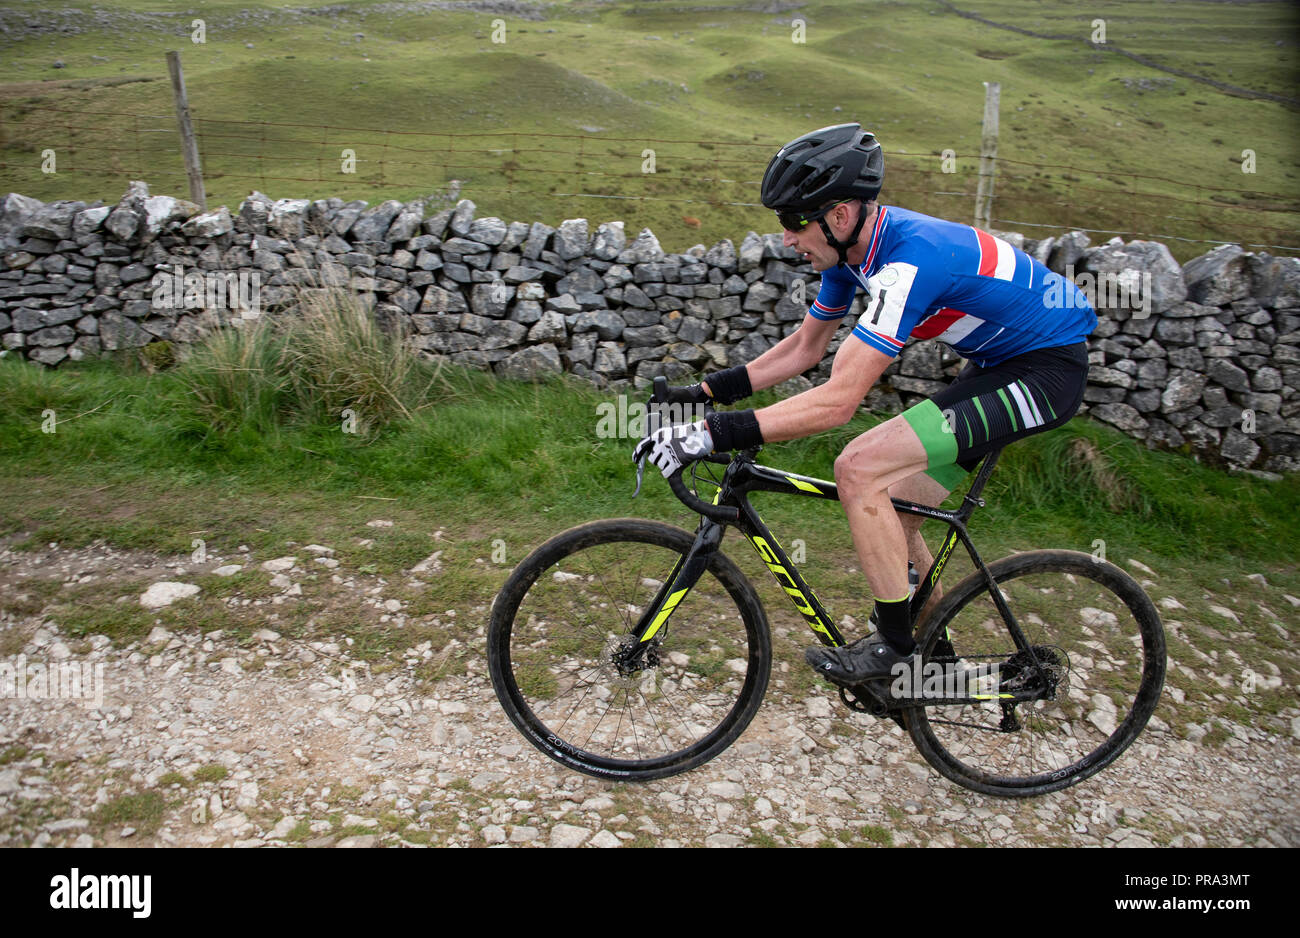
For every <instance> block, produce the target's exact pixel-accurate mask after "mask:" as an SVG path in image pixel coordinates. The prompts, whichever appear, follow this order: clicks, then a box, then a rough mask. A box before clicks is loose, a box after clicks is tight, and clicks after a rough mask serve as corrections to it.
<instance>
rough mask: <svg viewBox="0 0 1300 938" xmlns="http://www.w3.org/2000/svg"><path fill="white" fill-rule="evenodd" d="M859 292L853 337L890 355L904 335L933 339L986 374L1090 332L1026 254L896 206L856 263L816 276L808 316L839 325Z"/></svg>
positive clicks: (1093, 318) (1055, 282)
mask: <svg viewBox="0 0 1300 938" xmlns="http://www.w3.org/2000/svg"><path fill="white" fill-rule="evenodd" d="M859 287H861V288H863V289H864V290H866V291H867V294H868V295H869V297H870V299H869V301H868V302H867V305H866V309H865V310H864V311H863V313H862V316H861V318H860V319H859V320H858V323H857V326H856V327H855V328H854V330H853V334H854V335H855V336H857V337H858V338H859V339H861V340H862V341H863V342H866V343H867V344H868V345H870V346H871V347H872V348H874V349H877V350H878V351H881V352H883V353H885V354H886V355H889V356H891V357H892V356H894V355H897V354H898V353H899V352H900V351H901V350H902V348H903V343H904V342H906V341H907V339H908V338H909V337H911V338H916V339H938V340H940V341H941V342H945V343H947V344H948V345H949V346H951V347H952V349H953V351H955V352H957V353H958V354H959V355H961V356H962V357H963V358H966V359H968V360H970V361H972V362H974V363H975V364H976V365H978V366H980V367H981V368H987V367H989V366H992V365H997V364H999V363H1000V362H1003V361H1005V360H1007V359H1008V358H1012V357H1014V356H1016V355H1020V354H1023V353H1025V352H1031V351H1034V350H1035V349H1041V348H1054V347H1057V346H1062V345H1073V344H1075V343H1077V342H1082V341H1083V340H1084V339H1086V338H1087V337H1088V335H1089V334H1091V332H1092V330H1093V329H1095V328H1096V327H1097V314H1096V313H1095V312H1094V311H1093V309H1092V306H1091V305H1090V304H1089V303H1088V299H1087V297H1086V296H1084V294H1083V292H1082V291H1081V290H1080V289H1079V288H1078V287H1077V286H1075V284H1074V283H1073V282H1071V281H1070V280H1069V279H1068V278H1066V277H1062V276H1061V275H1060V274H1057V273H1053V272H1052V271H1050V270H1048V269H1047V268H1046V267H1045V266H1044V265H1043V264H1042V263H1040V262H1039V261H1036V260H1034V259H1033V258H1032V257H1030V256H1029V255H1028V254H1026V253H1025V252H1024V251H1021V250H1020V249H1019V248H1015V247H1012V246H1011V245H1010V244H1008V243H1007V242H1006V241H1003V240H1002V239H1001V238H995V237H993V236H992V235H991V234H989V233H988V232H985V231H981V230H979V229H978V228H973V227H971V226H970V225H962V224H958V223H956V222H949V221H943V220H941V219H938V218H931V217H930V216H929V215H922V214H921V213H919V212H912V211H908V210H907V209H904V208H898V207H896V206H884V205H882V206H880V208H879V210H878V211H877V212H876V218H875V222H874V224H873V225H872V229H871V243H870V244H869V245H868V246H867V254H866V257H865V259H864V260H863V262H862V264H861V265H859V266H856V267H854V266H852V265H850V266H840V267H835V268H831V269H829V270H827V271H826V272H825V273H823V274H822V283H821V289H820V290H819V291H818V293H817V299H816V300H815V301H814V302H813V305H812V308H811V309H810V310H809V311H808V312H809V314H810V315H811V316H813V317H815V318H817V319H824V320H829V319H842V318H844V316H845V315H846V314H847V313H848V309H849V304H850V303H851V302H852V301H853V295H854V294H855V293H856V292H857V290H858V288H859Z"/></svg>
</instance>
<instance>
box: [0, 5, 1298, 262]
mask: <svg viewBox="0 0 1300 938" xmlns="http://www.w3.org/2000/svg"><path fill="white" fill-rule="evenodd" d="M376 3H378V0H364V2H354V3H347V4H338V5H337V9H334V10H331V12H330V13H329V14H328V15H320V16H312V15H306V14H303V13H300V12H295V8H296V9H302V8H304V7H312V6H320V5H321V4H313V3H309V4H298V3H294V4H290V3H287V2H272V3H262V4H241V3H219V4H215V5H214V4H203V5H202V6H198V5H196V6H194V7H193V8H192V9H190V10H186V9H184V7H183V5H182V8H181V9H179V10H178V9H176V8H175V7H174V6H172V5H165V4H161V3H158V2H155V0H127V2H123V3H119V4H114V5H113V9H115V10H117V11H119V12H120V13H121V14H122V15H125V14H127V13H132V14H157V13H161V12H168V13H175V14H176V15H174V16H170V17H167V18H165V19H164V18H161V17H158V16H144V17H142V18H137V19H134V20H131V21H130V23H129V25H128V27H127V28H123V27H122V26H121V25H116V26H114V25H108V26H103V25H96V24H93V23H90V22H86V23H85V24H84V25H85V28H84V29H82V30H81V31H80V32H77V33H69V34H53V35H51V34H49V33H46V34H42V35H41V36H39V37H30V38H22V33H21V31H20V30H17V29H15V30H12V31H11V32H10V33H9V34H8V35H6V37H5V38H4V39H3V40H0V63H3V64H0V132H2V136H0V164H3V165H0V189H13V190H16V191H19V192H23V193H25V194H28V195H33V196H36V197H39V198H43V199H53V198H80V199H92V198H96V197H98V198H102V199H104V200H105V201H107V202H114V201H116V200H117V199H118V198H119V197H120V195H121V193H122V191H123V189H124V187H125V183H126V182H127V180H129V179H145V180H147V181H149V182H150V184H151V186H152V187H153V189H154V191H155V192H166V193H169V194H174V195H186V194H187V186H186V181H185V176H184V172H183V163H182V161H181V158H180V155H179V148H178V145H177V143H176V142H175V135H174V121H173V120H172V118H171V116H170V115H171V113H172V99H171V90H170V83H169V81H168V75H167V70H166V64H165V59H164V53H165V51H166V50H168V49H175V48H179V49H180V50H181V53H182V57H183V60H184V66H185V71H186V81H187V85H188V92H189V99H190V104H191V109H192V112H193V114H194V116H195V119H196V128H197V131H198V133H199V136H200V149H201V152H202V157H203V162H204V172H205V179H206V185H207V192H208V198H209V202H210V204H211V205H213V206H215V205H217V204H222V203H224V204H227V205H230V206H231V207H232V208H233V207H235V206H237V205H238V203H239V201H240V200H241V199H242V198H243V196H244V195H246V194H247V192H248V190H250V189H253V188H256V189H260V190H262V191H265V192H267V193H268V194H270V195H271V196H272V197H273V198H289V197H305V198H325V197H329V196H339V197H342V198H364V199H368V200H370V201H372V202H375V201H379V200H380V199H383V198H397V199H402V200H407V199H412V198H419V197H424V196H427V195H430V194H431V193H433V192H436V191H439V190H441V189H442V188H443V187H444V186H445V185H446V184H447V183H448V182H449V181H450V180H451V179H457V180H460V181H461V183H462V184H463V188H462V194H463V195H464V196H467V197H469V198H472V199H474V200H475V201H476V202H477V203H478V205H479V211H480V214H482V215H489V214H491V215H498V216H500V217H503V218H506V219H510V220H523V221H533V220H542V221H547V222H549V223H550V224H556V223H558V222H559V221H561V220H563V219H565V218H570V217H574V216H584V217H589V218H591V219H592V220H593V221H595V222H599V221H604V220H606V219H609V218H620V219H623V220H624V221H625V222H626V223H627V226H628V229H629V231H630V232H633V233H635V232H636V231H638V230H639V229H640V228H641V227H644V226H649V227H651V228H652V229H654V231H655V232H656V233H657V234H658V235H659V237H660V239H661V241H662V242H663V243H664V245H665V247H667V248H669V249H671V250H683V249H685V248H686V247H688V246H690V245H691V244H694V243H695V242H697V241H701V242H704V243H712V242H713V241H716V240H718V239H721V238H724V237H726V238H732V239H734V240H738V239H739V238H740V237H743V235H744V232H745V231H746V230H748V229H755V230H759V231H762V230H767V229H770V228H771V227H772V222H771V219H770V216H769V215H768V214H767V213H766V212H764V211H762V210H761V209H759V208H757V207H756V206H755V205H754V203H756V202H757V201H758V200H757V181H758V179H759V178H760V177H761V173H762V170H763V167H764V166H765V164H766V162H767V160H768V158H769V157H770V156H771V154H772V152H773V151H774V148H775V147H777V146H779V145H780V144H781V143H784V142H785V141H787V140H789V139H791V138H792V137H794V136H796V135H797V134H800V133H803V132H805V131H807V130H809V129H812V128H814V127H819V126H823V125H826V124H830V123H837V122H841V121H845V120H858V121H861V122H862V123H863V124H864V125H865V126H867V127H868V128H871V129H874V130H876V131H877V133H878V134H879V136H880V138H881V140H882V142H883V144H884V146H885V148H886V151H887V153H888V154H889V165H890V172H889V175H888V176H887V181H886V191H885V196H884V197H885V199H886V200H887V201H889V202H891V203H894V204H900V205H904V206H906V207H909V208H915V209H918V210H921V211H927V212H931V213H933V214H939V215H946V216H949V217H953V218H957V219H962V220H965V219H969V218H970V217H971V213H972V210H973V195H974V191H975V184H976V174H977V163H978V152H979V143H980V119H981V114H982V110H983V96H984V87H983V82H986V81H988V82H992V81H996V82H999V83H1000V84H1001V86H1002V108H1001V136H1000V144H999V153H1000V156H1001V158H1002V160H1003V162H1002V164H1001V168H1000V173H999V179H998V183H997V192H998V202H997V206H996V209H995V218H996V219H997V220H996V221H995V225H994V227H997V228H1003V229H1011V230H1022V231H1024V232H1025V234H1026V235H1027V236H1040V235H1042V234H1046V233H1051V232H1053V231H1056V230H1059V229H1060V228H1061V227H1070V226H1081V227H1088V228H1095V229H1106V230H1107V231H1110V230H1113V231H1115V232H1116V233H1119V234H1122V235H1123V236H1125V237H1126V239H1127V238H1128V237H1130V236H1132V235H1134V234H1146V235H1165V236H1167V237H1168V238H1169V239H1175V238H1182V237H1186V238H1196V239H1202V240H1209V241H1215V240H1220V239H1230V238H1231V239H1235V240H1241V241H1244V242H1246V243H1253V244H1264V245H1276V244H1284V245H1286V244H1289V245H1291V246H1292V248H1293V252H1294V249H1295V248H1297V247H1300V245H1297V242H1296V240H1295V237H1294V228H1295V226H1294V221H1293V219H1294V212H1295V210H1296V208H1297V206H1298V205H1300V158H1298V155H1297V153H1296V150H1295V147H1294V140H1295V138H1296V131H1297V110H1296V109H1295V108H1294V107H1288V106H1287V105H1285V104H1283V103H1278V102H1273V101H1261V100H1251V99H1247V98H1242V97H1237V96H1234V95H1233V94H1230V93H1227V92H1225V91H1222V90H1219V89H1217V88H1215V87H1212V86H1210V85H1208V84H1205V83H1202V82H1197V81H1194V80H1192V79H1190V78H1187V77H1184V76H1177V75H1170V74H1168V73H1166V72H1164V71H1160V70H1159V69H1157V68H1153V67H1150V66H1147V65H1144V64H1140V63H1139V62H1136V61H1134V60H1132V59H1130V58H1126V57H1125V56H1123V55H1121V54H1119V53H1117V52H1115V51H1113V48H1115V47H1118V48H1121V49H1124V50H1127V51H1130V52H1133V53H1137V54H1140V55H1143V56H1145V57H1147V58H1148V59H1150V60H1152V61H1153V62H1155V63H1157V64H1158V65H1163V66H1167V67H1170V68H1174V69H1180V70H1182V71H1184V72H1188V73H1192V74H1195V75H1199V76H1204V77H1205V78H1208V79H1212V80H1215V81H1220V82H1225V83H1228V84H1231V85H1234V86H1239V87H1243V88H1249V89H1255V90H1258V91H1262V92H1270V93H1273V94H1279V95H1284V96H1290V97H1295V74H1296V64H1297V59H1296V47H1295V44H1294V42H1293V41H1291V40H1290V38H1289V37H1292V36H1294V34H1295V28H1296V25H1297V17H1298V14H1297V11H1296V7H1295V6H1294V5H1293V4H1284V3H1256V4H1250V5H1248V6H1245V7H1243V6H1242V5H1241V4H1235V3H1215V2H1179V3H1160V4H1153V3H1151V2H1149V0H1102V2H1099V3H1096V4H1093V5H1091V6H1089V8H1088V9H1087V10H1086V11H1082V10H1079V9H1078V7H1077V5H1075V4H1072V3H1069V2H1065V0H1053V2H1028V0H988V2H981V3H979V4H973V6H974V7H975V8H977V10H978V12H979V13H980V14H981V15H982V16H984V17H985V18H987V19H989V20H992V21H994V22H997V23H1010V24H1014V25H1017V26H1019V27H1022V28H1025V29H1029V30H1032V31H1034V32H1039V33H1043V34H1047V35H1054V36H1062V37H1065V38H1039V37H1034V36H1026V35H1022V34H1020V33H1016V32H1011V31H1007V30H1005V29H999V28H996V27H994V26H991V25H986V24H984V23H980V22H976V21H973V20H971V19H967V18H963V17H961V16H958V15H957V14H956V13H954V12H952V11H951V10H949V9H947V8H946V7H945V6H944V5H942V4H939V3H936V2H933V0H898V2H890V3H886V4H872V5H864V4H862V3H860V2H858V0H823V2H819V3H815V4H809V5H806V6H801V7H798V8H792V9H791V10H789V11H787V12H786V13H785V14H783V15H782V16H781V17H776V16H773V15H772V13H770V12H764V11H763V10H761V9H759V8H758V7H757V6H755V5H754V4H753V3H749V2H744V0H722V2H718V3H710V4H708V5H706V6H699V5H694V4H687V3H685V2H664V3H653V4H648V3H636V2H632V0H619V2H613V3H600V4H596V3H590V2H585V0H576V2H569V3H555V4H550V5H547V6H545V7H544V8H539V9H538V14H539V17H540V18H539V19H525V18H523V17H519V16H509V17H505V18H504V22H505V29H506V32H505V34H504V38H505V41H504V42H494V41H493V38H494V25H493V20H494V19H495V17H494V15H492V14H489V13H487V12H477V11H474V12H460V11H443V10H419V11H418V12H417V11H411V12H409V13H405V12H388V13H385V14H383V15H376V14H373V13H372V12H371V11H370V10H369V8H370V7H372V6H374V5H375V4H376ZM969 5H972V4H970V2H969V0H959V2H957V4H956V6H957V7H959V8H961V9H966V8H967V7H968V6H969ZM41 6H42V8H50V9H52V10H54V11H60V10H66V9H68V8H76V6H77V5H76V4H74V3H72V2H71V0H52V2H51V3H49V4H42V5H41ZM246 9H247V10H249V11H250V12H251V13H252V14H253V15H251V16H241V12H242V11H244V10H246ZM1247 11H1248V12H1247ZM35 12H36V10H35V9H33V10H24V11H23V13H22V15H24V16H26V15H30V14H34V13H35ZM366 14H370V15H366ZM195 16H201V17H203V18H204V19H205V21H206V23H207V36H206V40H207V41H206V42H205V43H203V44H194V43H192V42H190V41H189V37H188V33H189V23H190V20H191V19H192V18H193V17H195ZM790 17H798V18H801V19H802V20H803V21H804V22H805V23H806V29H805V32H804V35H803V37H802V38H803V39H804V41H803V42H795V41H793V37H794V33H793V32H792V29H791V26H790V22H789V18H790ZM1095 19H1104V20H1105V22H1106V29H1107V37H1106V38H1107V41H1108V47H1106V48H1100V49H1095V48H1090V47H1089V46H1088V45H1087V44H1086V43H1085V41H1084V40H1087V39H1089V38H1090V37H1091V36H1092V34H1093V30H1094V26H1093V21H1094V20H1095ZM73 20H74V21H75V22H78V23H80V22H81V21H80V20H78V19H77V18H76V17H74V18H73ZM357 33H363V34H364V37H363V38H357V37H356V35H355V34H357ZM497 37H498V38H500V34H499V33H498V34H497ZM56 60H58V61H61V62H62V63H63V67H62V68H57V69H56V68H54V67H53V65H54V63H55V61H56ZM48 108H63V109H73V110H76V111H77V112H78V113H77V114H75V115H69V114H64V113H59V112H55V111H51V110H46V109H48ZM128 115H154V116H152V117H147V118H136V117H134V116H128ZM230 122H237V123H230ZM154 131H157V132H154ZM386 131H400V132H401V133H388V132H386ZM449 134H455V135H457V136H455V137H452V136H448V135H449ZM701 141H703V142H701ZM647 148H650V149H653V150H654V151H655V162H656V170H657V171H656V172H655V173H653V174H647V173H643V172H642V163H643V160H644V155H643V153H644V150H645V149H647ZM49 149H52V150H54V151H55V153H56V155H57V158H58V164H57V165H58V172H57V173H54V174H45V173H42V172H41V170H40V165H41V161H42V158H43V157H42V154H43V152H44V151H45V150H49ZM345 149H349V150H352V151H353V152H354V153H355V156H356V160H357V164H356V171H355V172H352V173H345V172H343V169H344V167H343V164H342V159H341V155H342V151H343V150H345ZM945 150H952V151H954V152H955V153H956V154H957V155H958V160H957V172H956V173H955V174H944V173H941V172H940V171H939V169H940V168H939V160H940V155H941V154H942V153H943V152H944V151H945ZM1245 150H1251V151H1253V152H1254V153H1255V154H1256V161H1257V171H1256V172H1255V173H1254V174H1246V173H1243V172H1242V171H1241V165H1240V164H1241V160H1242V158H1243V151H1245ZM1197 186H1200V188H1197ZM1217 190H1226V191H1217ZM953 193H959V194H953ZM683 216H689V217H692V218H697V219H698V220H699V222H700V225H699V227H698V228H696V227H692V226H689V225H688V224H687V223H685V222H684V221H683ZM1012 222H1027V223H1029V225H1023V226H1019V225H1015V224H1012ZM1030 225H1043V226H1046V227H1043V228H1037V227H1030ZM1108 236H1109V235H1108V234H1106V233H1102V234H1098V235H1095V236H1094V240H1095V241H1102V240H1105V239H1106V237H1108ZM1169 243H1170V246H1171V249H1172V250H1173V251H1174V252H1175V254H1176V256H1178V257H1179V258H1180V259H1184V260H1185V259H1187V258H1188V257H1192V256H1195V255H1197V254H1200V253H1203V252H1204V251H1205V250H1206V249H1207V248H1208V245H1207V244H1204V243H1201V244H1194V243H1188V242H1182V241H1178V240H1170V241H1169Z"/></svg>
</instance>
